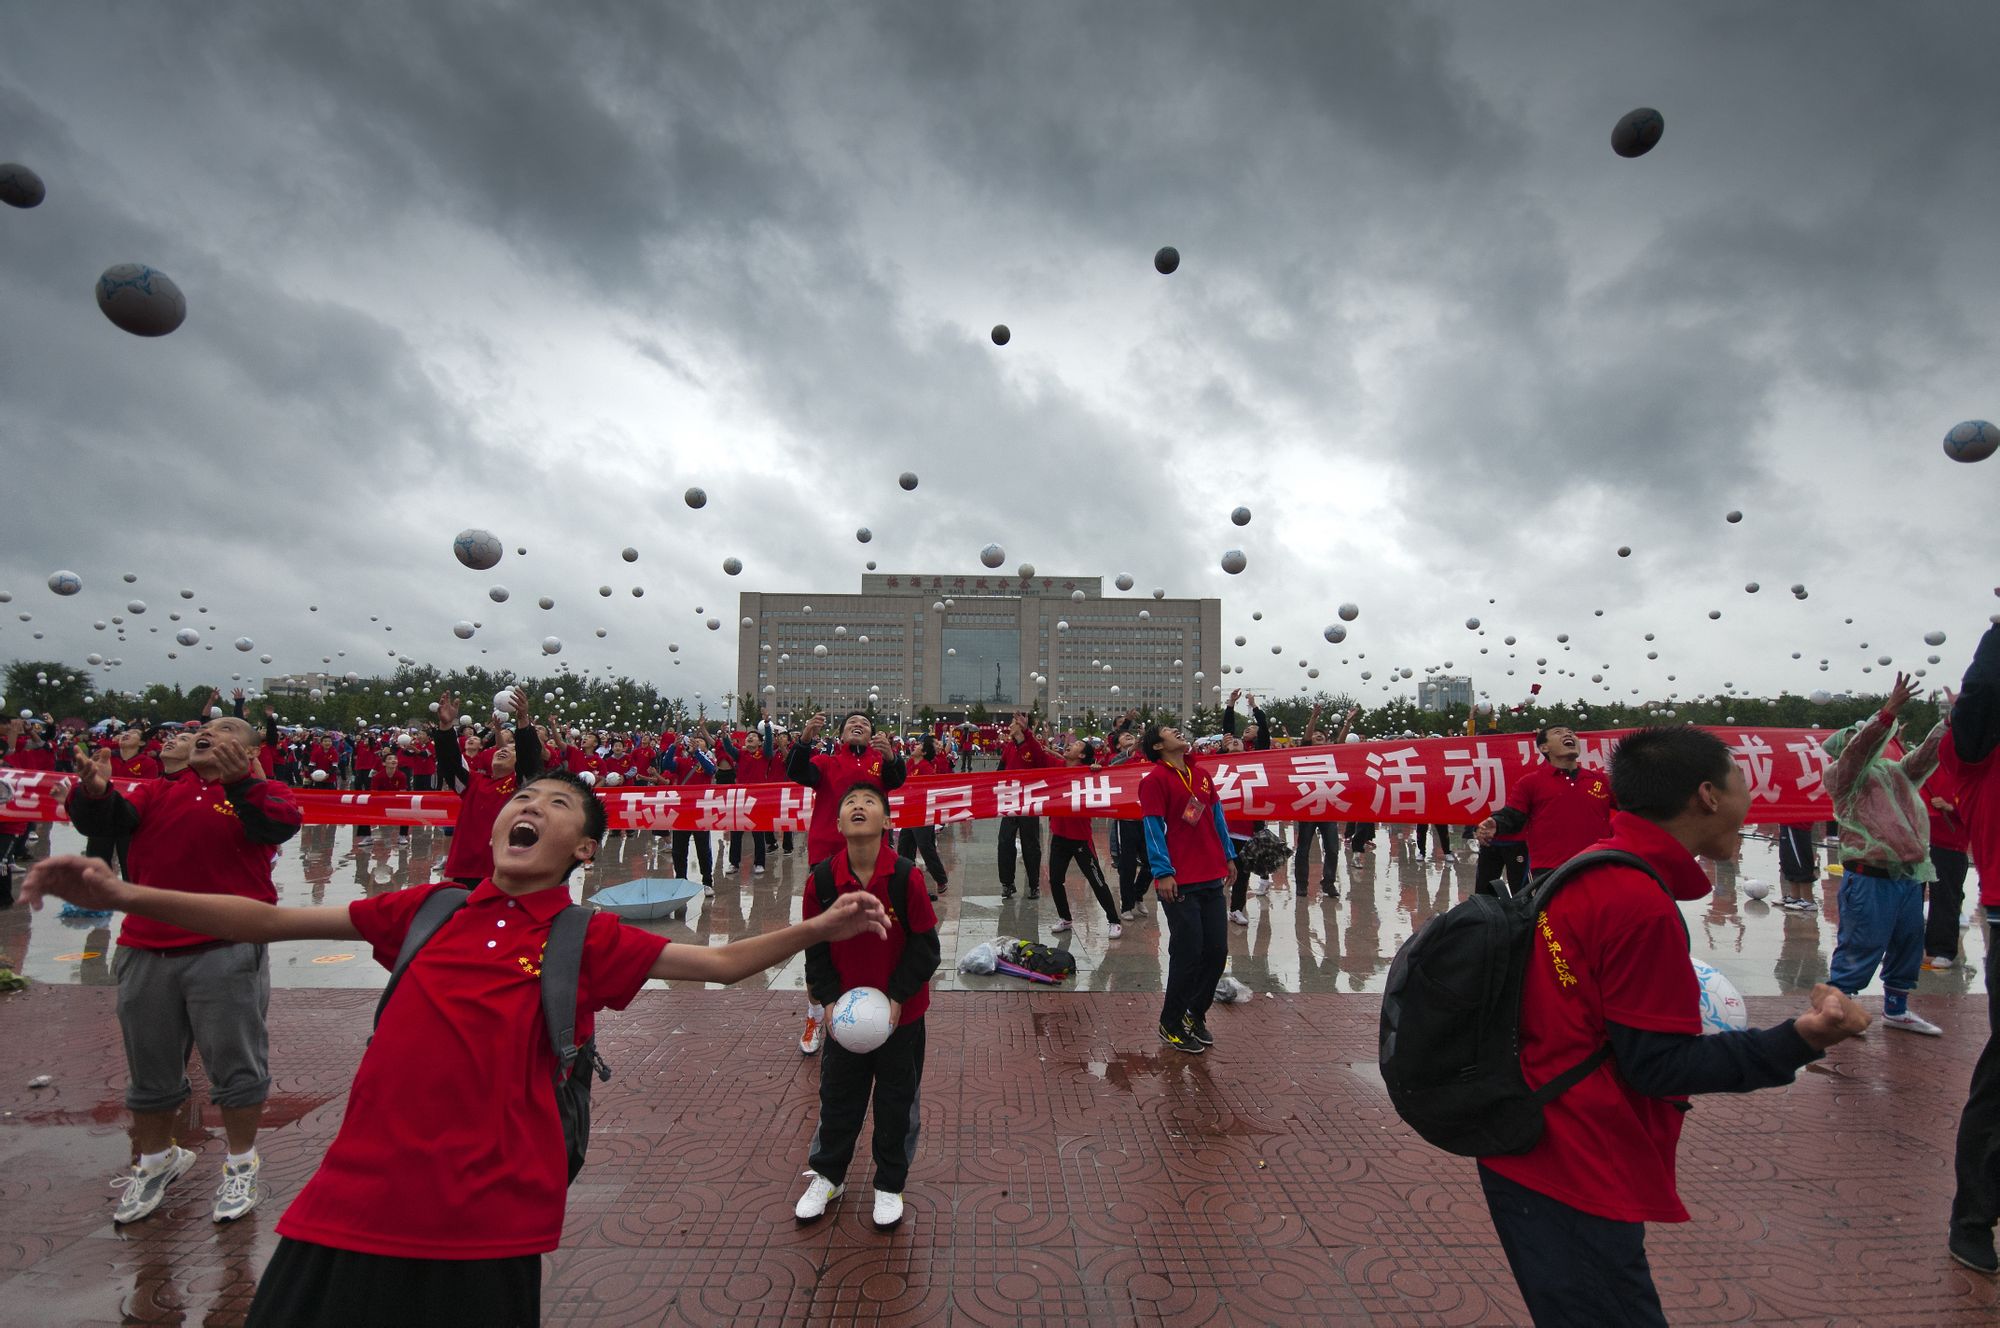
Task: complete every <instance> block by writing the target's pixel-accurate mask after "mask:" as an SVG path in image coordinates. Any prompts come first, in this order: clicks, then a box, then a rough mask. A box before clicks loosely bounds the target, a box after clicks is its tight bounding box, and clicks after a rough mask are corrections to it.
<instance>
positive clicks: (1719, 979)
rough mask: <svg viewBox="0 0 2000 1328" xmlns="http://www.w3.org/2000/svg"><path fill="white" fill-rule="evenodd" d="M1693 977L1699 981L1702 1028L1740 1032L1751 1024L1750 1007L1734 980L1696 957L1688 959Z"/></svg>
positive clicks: (1705, 1031) (1709, 1031)
mask: <svg viewBox="0 0 2000 1328" xmlns="http://www.w3.org/2000/svg"><path fill="white" fill-rule="evenodd" d="M1689 962H1691V963H1692V964H1693V965H1694V975H1695V978H1696V979H1697V980H1698V981H1699V982H1700V983H1701V1031H1702V1032H1704V1033H1741V1032H1742V1031H1743V1030H1744V1029H1746V1028H1748V1027H1750V1007H1749V1006H1747V1005H1745V1004H1744V1003H1743V993H1742V992H1740V991H1738V990H1736V984H1735V983H1733V982H1731V981H1730V980H1729V979H1728V978H1726V977H1724V976H1722V974H1721V973H1719V972H1717V971H1716V970H1715V969H1713V968H1710V967H1709V966H1708V965H1707V964H1704V963H1702V962H1701V960H1699V959H1690V961H1689Z"/></svg>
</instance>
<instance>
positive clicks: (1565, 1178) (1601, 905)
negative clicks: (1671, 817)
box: [1479, 812, 1709, 1222]
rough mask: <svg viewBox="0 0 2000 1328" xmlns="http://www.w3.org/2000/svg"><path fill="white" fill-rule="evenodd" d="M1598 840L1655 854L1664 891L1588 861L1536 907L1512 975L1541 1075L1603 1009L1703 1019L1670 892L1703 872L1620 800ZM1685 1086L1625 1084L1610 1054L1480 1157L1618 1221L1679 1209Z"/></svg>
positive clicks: (1688, 889) (1577, 1049)
mask: <svg viewBox="0 0 2000 1328" xmlns="http://www.w3.org/2000/svg"><path fill="white" fill-rule="evenodd" d="M1604 847H1605V848H1620V849H1624V850H1626V851H1627V852H1630V853H1635V854H1637V855H1638V856H1639V857H1642V858H1644V859H1645V860H1646V861H1648V862H1650V863H1652V864H1653V868H1654V870H1656V871H1658V872H1659V873H1660V876H1661V878H1662V879H1663V880H1665V881H1666V883H1667V885H1668V887H1669V888H1670V889H1671V890H1672V891H1673V896H1674V898H1668V895H1667V891H1665V890H1662V889H1660V887H1659V885H1658V884H1656V883H1655V882H1654V881H1653V879H1652V878H1651V877H1649V876H1647V875H1646V874H1645V873H1643V872H1639V871H1635V870H1633V869H1632V868H1630V867H1618V866H1610V867H1597V868H1593V869H1590V870H1588V871H1585V872H1584V873H1583V874H1582V875H1580V876H1578V877H1577V878H1576V879H1575V880H1572V881H1570V882H1568V883H1567V884H1565V885H1564V886H1563V887H1562V889H1561V890H1559V891H1558V892H1557V893H1556V897H1555V899H1554V900H1553V901H1552V902H1551V903H1550V904H1549V907H1548V909H1547V911H1546V912H1544V913H1543V914H1542V916H1541V918H1540V919H1539V920H1538V924H1537V927H1536V934H1535V939H1534V950H1533V952H1532V953H1531V954H1530V956H1529V959H1528V970H1527V975H1526V978H1525V980H1524V982H1523V983H1522V988H1521V1073H1522V1075H1523V1076H1524V1077H1525V1078H1526V1079H1527V1081H1528V1087H1530V1088H1539V1087H1540V1086H1541V1085H1543V1084H1545V1083H1547V1082H1548V1081H1549V1080H1551V1079H1553V1078H1555V1077H1556V1076H1557V1075H1559V1074H1561V1073H1562V1072H1563V1071H1565V1070H1567V1069H1569V1068H1570V1067H1571V1066H1572V1065H1575V1064H1576V1063H1577V1062H1578V1061H1581V1060H1583V1059H1584V1058H1585V1057H1587V1056H1589V1055H1591V1054H1592V1053H1593V1052H1595V1051H1596V1050H1597V1049H1598V1048H1599V1047H1602V1046H1603V1045H1604V1044H1605V1042H1606V1041H1608V1040H1609V1034H1608V1033H1607V1031H1606V1029H1605V1025H1606V1024H1607V1023H1619V1024H1624V1025H1625V1026H1626V1027H1628V1028H1636V1029H1643V1030H1647V1031H1650V1032H1655V1033H1700V1032H1701V984H1700V982H1699V981H1698V980H1697V979H1696V978H1695V975H1694V965H1693V963H1692V962H1690V961H1689V959H1688V938H1687V931H1686V929H1685V927H1684V926H1683V924H1682V921H1681V914H1680V909H1679V907H1678V906H1677V905H1676V904H1675V903H1674V899H1699V898H1701V897H1702V896H1703V895H1705V894H1707V893H1708V891H1709V881H1708V877H1707V876H1706V875H1704V874H1703V872H1702V870H1701V866H1700V864H1699V863H1697V862H1696V861H1695V860H1694V856H1693V855H1692V854H1690V853H1689V852H1688V851H1687V850H1686V849H1685V848H1683V847H1681V845H1680V841H1678V840H1676V839H1675V838H1674V837H1673V836H1672V835H1669V834H1668V833H1667V832H1666V831H1664V830H1662V829H1660V828H1659V827H1658V826H1656V825H1654V824H1653V823H1652V822H1650V821H1646V820H1642V819H1641V818H1639V817H1637V816H1633V815H1632V814H1630V813H1629V812H1619V813H1617V814H1616V815H1614V816H1613V817H1612V836H1611V840H1610V842H1609V843H1607V844H1605V845H1604ZM1686 1110H1687V1105H1686V1099H1684V1098H1671V1099H1670V1098H1658V1097H1647V1096H1645V1095H1644V1094H1642V1093H1637V1092H1634V1091H1633V1090H1632V1089H1631V1088H1630V1087H1628V1086H1627V1085H1626V1083H1625V1080H1624V1078H1623V1077H1622V1076H1620V1075H1619V1073H1618V1064H1617V1062H1616V1060H1608V1061H1606V1062H1605V1063H1604V1064H1603V1065H1601V1066H1599V1067H1598V1068H1597V1069H1596V1070H1595V1071H1593V1072H1592V1073H1591V1074H1590V1075H1589V1076H1588V1077H1586V1078H1585V1079H1584V1080H1583V1081H1582V1082H1581V1083H1579V1084H1577V1085H1576V1086H1575V1087H1573V1088H1571V1089H1570V1090H1569V1091H1568V1092H1567V1093H1564V1094H1563V1095H1562V1096H1561V1097H1558V1098H1557V1099H1556V1100H1555V1101H1553V1102H1551V1103H1550V1104H1549V1105H1548V1106H1547V1107H1546V1108H1544V1109H1543V1113H1542V1116H1543V1121H1544V1123H1545V1129H1544V1131H1543V1133H1542V1137H1541V1141H1540V1142H1539V1143H1537V1144H1536V1145H1535V1146H1534V1147H1533V1148H1532V1149H1530V1150H1529V1151H1528V1152H1525V1153H1520V1154H1516V1155H1514V1156H1511V1157H1482V1158H1480V1159H1479V1163H1480V1165H1481V1166H1484V1167H1488V1168H1490V1169H1491V1170H1493V1171H1495V1172H1497V1173H1499V1174H1500V1175H1502V1176H1505V1177H1507V1178H1508V1179H1509V1180H1513V1181H1517V1182H1519V1183H1520V1184H1522V1185H1525V1186H1527V1187H1528V1188H1529V1189H1531V1190H1535V1191H1537V1192H1539V1193H1541V1194H1546V1195H1548V1196H1549V1197H1550V1198H1553V1199H1557V1200H1560V1201H1561V1202H1563V1203H1566V1204H1568V1205H1569V1206H1570V1207H1572V1208H1577V1209H1581V1210H1582V1211H1584V1212H1586V1213H1594V1214H1596V1215H1597V1216H1599V1217H1607V1218H1610V1219H1611V1220H1613V1221H1616V1222H1685V1221H1687V1220H1688V1215H1687V1210H1686V1209H1685V1208H1683V1207H1682V1206H1681V1200H1680V1194H1679V1192H1678V1191H1677V1190H1676V1188H1675V1185H1674V1150H1675V1148H1676V1146H1677V1145H1678V1144H1679V1141H1680V1137H1681V1117H1682V1115H1683V1114H1684V1112H1685V1111H1686Z"/></svg>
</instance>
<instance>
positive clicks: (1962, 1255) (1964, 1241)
mask: <svg viewBox="0 0 2000 1328" xmlns="http://www.w3.org/2000/svg"><path fill="white" fill-rule="evenodd" d="M1951 1257H1952V1258H1954V1259H1956V1260H1958V1261H1959V1262H1960V1263H1962V1264H1964V1265H1965V1266H1966V1267H1967V1268H1970V1269H1971V1270H1972V1271H1973V1272H1975V1273H1984V1274H1986V1275H1987V1276H1988V1277H1992V1276H1993V1275H1994V1274H1996V1273H2000V1256H1996V1255H1995V1254H1994V1252H1993V1228H1991V1227H1967V1226H1957V1227H1953V1228H1952V1229H1951Z"/></svg>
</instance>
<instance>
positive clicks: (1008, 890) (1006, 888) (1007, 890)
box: [1000, 885, 1014, 899]
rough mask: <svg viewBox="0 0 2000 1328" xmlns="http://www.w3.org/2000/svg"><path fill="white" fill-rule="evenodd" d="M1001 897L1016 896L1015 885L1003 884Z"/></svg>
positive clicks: (1009, 897) (1010, 897)
mask: <svg viewBox="0 0 2000 1328" xmlns="http://www.w3.org/2000/svg"><path fill="white" fill-rule="evenodd" d="M1000 897H1001V898H1002V899H1012V898H1013V897H1014V887H1013V886H1011V885H1003V886H1001V887H1000Z"/></svg>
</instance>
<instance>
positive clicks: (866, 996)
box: [826, 987, 894, 1052]
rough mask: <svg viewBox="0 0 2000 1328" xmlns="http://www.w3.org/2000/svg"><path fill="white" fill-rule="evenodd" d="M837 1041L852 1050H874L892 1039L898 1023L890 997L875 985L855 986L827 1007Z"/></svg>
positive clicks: (828, 1018)
mask: <svg viewBox="0 0 2000 1328" xmlns="http://www.w3.org/2000/svg"><path fill="white" fill-rule="evenodd" d="M826 1022H827V1026H828V1028H830V1029H831V1030H832V1031H833V1040H834V1041H835V1042H838V1043H839V1044H840V1045H841V1046H843V1047H845V1048H846V1049H847V1050H849V1051H852V1052H870V1051H873V1050H875V1048H877V1047H879V1046H881V1045H882V1044H883V1043H884V1042H887V1041H888V1040H889V1034H890V1033H891V1032H892V1031H893V1029H894V1025H893V1024H892V1022H891V1020H890V1017H889V998H888V996H887V995H885V994H884V993H883V992H882V991H880V990H878V989H877V988H875V987H852V988H849V989H848V990H847V991H845V992H842V993H841V996H840V999H839V1000H837V1001H835V1002H834V1003H833V1005H832V1006H831V1008H829V1009H828V1010H827V1016H826Z"/></svg>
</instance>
